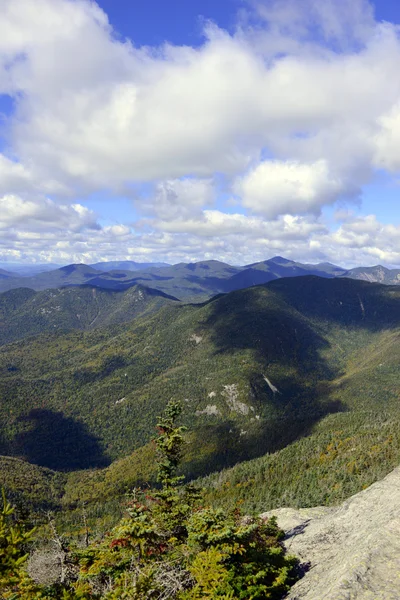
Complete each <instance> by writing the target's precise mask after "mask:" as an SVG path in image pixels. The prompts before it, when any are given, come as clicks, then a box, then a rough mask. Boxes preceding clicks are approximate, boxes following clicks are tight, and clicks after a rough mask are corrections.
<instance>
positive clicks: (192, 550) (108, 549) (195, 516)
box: [0, 402, 298, 600]
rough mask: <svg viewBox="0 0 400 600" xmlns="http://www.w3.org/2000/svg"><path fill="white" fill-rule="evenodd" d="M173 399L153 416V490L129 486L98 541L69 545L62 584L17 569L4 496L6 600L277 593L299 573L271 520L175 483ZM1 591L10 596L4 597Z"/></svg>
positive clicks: (19, 539) (1, 580)
mask: <svg viewBox="0 0 400 600" xmlns="http://www.w3.org/2000/svg"><path fill="white" fill-rule="evenodd" d="M180 413H181V408H180V406H179V404H177V403H174V402H170V403H169V404H168V405H167V408H166V411H165V414H164V416H163V417H160V418H159V419H158V424H157V429H158V434H159V435H158V439H157V440H156V446H157V454H158V478H159V482H160V484H161V489H154V490H149V491H147V492H146V493H144V492H142V491H140V490H134V491H133V493H132V494H131V496H130V499H129V503H128V507H127V516H126V517H124V518H123V519H122V520H121V521H120V523H119V524H118V525H117V526H116V527H115V528H114V529H113V530H112V531H111V533H110V534H108V535H107V536H105V537H104V538H103V539H101V540H100V541H98V542H95V543H93V544H91V545H89V546H88V547H86V548H85V549H83V550H82V549H75V550H74V551H72V554H71V556H70V558H69V561H70V562H71V561H72V562H75V565H76V568H77V572H76V575H75V577H72V578H71V579H70V580H69V581H65V582H61V583H59V584H55V585H53V586H51V587H50V588H47V589H45V588H43V589H40V588H39V587H38V586H35V584H33V582H32V581H31V580H30V579H29V578H28V577H27V576H26V575H21V567H22V565H23V563H24V562H25V560H26V555H25V554H23V551H22V546H23V544H24V543H26V541H27V540H28V539H30V536H31V534H32V533H31V532H30V533H29V534H25V533H23V530H22V529H21V527H20V526H19V525H17V526H15V527H11V526H9V525H8V523H7V522H6V519H8V518H9V517H10V515H11V514H12V512H13V510H12V508H11V506H10V505H9V504H8V503H7V502H6V501H5V499H4V508H3V517H2V519H3V520H0V542H2V541H3V540H5V542H2V543H0V549H1V550H0V551H1V552H2V554H1V555H0V556H1V558H2V561H1V563H0V564H1V565H2V571H0V586H1V584H2V585H3V589H5V591H6V595H5V596H4V597H5V598H10V600H11V599H12V600H13V599H14V597H15V598H21V599H24V600H31V599H32V600H36V599H37V600H39V598H43V599H46V600H47V599H48V600H50V598H55V599H59V600H90V599H93V600H94V599H98V600H99V599H104V600H117V599H120V598H126V599H130V600H144V599H145V598H148V599H150V598H154V599H157V598H158V599H165V600H166V599H168V598H170V599H171V600H172V599H175V600H190V599H193V600H194V599H200V598H209V599H213V598H215V599H220V600H221V599H225V600H228V599H234V598H237V599H243V600H246V599H248V600H253V599H254V600H256V599H271V600H274V599H275V600H278V599H280V598H283V596H284V595H285V593H286V592H287V591H288V590H289V588H290V586H291V584H293V583H294V582H295V581H296V579H297V578H298V573H297V564H298V561H297V560H296V559H294V558H293V557H287V556H286V555H285V550H284V548H283V546H282V545H281V543H280V540H281V539H282V537H283V532H282V531H281V530H280V529H279V528H278V526H277V524H276V522H275V520H273V519H271V520H270V521H268V522H263V521H262V520H261V519H249V518H245V517H244V516H243V515H241V513H240V511H239V510H238V509H236V510H235V511H229V512H227V513H226V512H224V511H222V510H215V509H212V508H208V507H202V506H200V505H199V502H200V498H201V493H200V491H199V490H194V489H193V488H191V487H185V486H183V485H182V477H181V476H178V475H177V469H178V465H179V460H180V456H181V449H182V446H183V443H184V439H183V435H182V434H183V430H184V428H183V427H181V426H177V425H176V423H175V420H176V418H177V417H178V416H179V415H180ZM0 589H1V587H0ZM9 591H12V592H13V593H14V596H12V595H8V594H9Z"/></svg>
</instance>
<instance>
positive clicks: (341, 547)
mask: <svg viewBox="0 0 400 600" xmlns="http://www.w3.org/2000/svg"><path fill="white" fill-rule="evenodd" d="M271 515H276V517H277V518H278V524H279V525H280V527H282V528H283V529H284V530H285V532H286V541H285V545H286V547H287V549H288V551H289V552H290V553H291V554H295V555H297V556H298V557H299V558H300V559H301V561H302V562H303V563H305V564H307V563H308V571H307V572H306V574H305V576H304V577H303V579H301V580H300V581H299V582H298V583H296V585H295V586H294V587H293V588H292V590H291V592H290V594H289V595H288V600H289V599H290V600H399V599H400V468H397V469H395V470H394V471H393V472H392V473H390V474H389V475H388V476H387V477H385V479H383V480H382V481H378V482H377V483H374V484H373V485H371V486H370V487H369V488H367V489H366V490H364V491H362V492H360V493H358V494H356V495H355V496H352V497H351V498H349V499H348V500H346V502H344V503H343V504H341V505H340V506H338V507H335V508H324V507H318V508H311V509H299V510H294V509H289V508H282V509H278V510H274V511H270V512H269V513H265V514H264V515H263V516H271Z"/></svg>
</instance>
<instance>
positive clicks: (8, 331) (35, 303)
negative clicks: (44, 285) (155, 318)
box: [0, 285, 177, 345]
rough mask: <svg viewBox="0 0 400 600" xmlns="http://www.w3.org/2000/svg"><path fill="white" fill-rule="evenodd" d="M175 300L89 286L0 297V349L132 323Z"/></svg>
mask: <svg viewBox="0 0 400 600" xmlns="http://www.w3.org/2000/svg"><path fill="white" fill-rule="evenodd" d="M171 302H172V303H173V302H177V300H176V298H173V297H172V296H168V295H167V294H164V293H163V292H160V291H158V290H153V289H150V288H146V287H145V286H142V285H135V286H133V287H130V288H128V289H127V290H126V291H124V292H118V291H112V290H105V289H102V288H96V287H92V286H88V285H87V286H79V287H66V288H61V289H52V290H44V291H42V292H35V291H33V290H31V289H29V288H17V289H14V290H10V291H8V292H4V293H3V294H0V345H2V344H6V343H9V342H13V341H16V340H19V339H23V338H25V337H28V336H32V335H38V334H43V333H45V332H56V331H61V332H67V331H70V330H73V329H80V330H88V329H93V328H95V327H101V326H106V325H111V324H117V323H124V322H126V321H132V320H133V319H134V318H136V317H137V316H138V315H144V314H148V313H152V312H155V311H157V310H158V309H159V308H161V307H162V306H164V305H165V304H168V303H171Z"/></svg>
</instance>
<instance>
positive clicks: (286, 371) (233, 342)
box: [187, 288, 346, 474]
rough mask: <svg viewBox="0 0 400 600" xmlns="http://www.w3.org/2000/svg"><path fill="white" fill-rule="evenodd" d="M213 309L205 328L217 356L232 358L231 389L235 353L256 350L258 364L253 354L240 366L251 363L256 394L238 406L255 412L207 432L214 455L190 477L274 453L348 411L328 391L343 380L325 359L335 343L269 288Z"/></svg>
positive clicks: (198, 462)
mask: <svg viewBox="0 0 400 600" xmlns="http://www.w3.org/2000/svg"><path fill="white" fill-rule="evenodd" d="M209 307H210V312H209V316H208V318H207V320H206V322H205V323H204V327H205V329H206V330H207V332H208V334H209V335H210V336H211V340H212V342H213V344H214V348H215V350H214V352H215V355H216V356H218V355H220V354H224V355H225V356H226V357H227V356H229V355H231V356H232V372H231V375H230V376H229V377H230V379H229V381H228V380H227V381H226V383H227V384H234V383H235V369H237V368H240V366H239V365H240V363H238V362H237V360H236V359H235V357H234V355H235V354H236V353H238V352H243V351H249V350H250V351H251V354H252V357H253V359H252V360H251V363H250V362H249V359H248V357H249V355H248V353H246V355H243V360H242V361H241V362H246V363H247V366H246V367H244V369H246V371H245V373H246V376H247V379H248V382H249V385H250V390H251V391H250V395H249V397H248V398H240V397H239V398H238V400H239V401H243V402H245V403H246V404H247V405H250V406H252V407H253V409H254V413H252V412H251V413H249V414H248V415H247V416H246V417H242V416H240V414H238V413H237V414H236V415H234V414H233V413H232V419H231V420H229V421H226V422H224V423H223V424H220V425H218V426H212V425H210V426H205V427H204V430H203V431H202V430H200V431H199V434H198V435H199V438H198V439H199V446H201V440H202V439H206V440H207V445H208V446H210V447H213V451H212V453H211V454H210V456H209V457H208V456H206V455H204V456H201V454H200V453H199V456H198V457H194V458H193V460H192V461H191V462H190V464H189V465H188V471H187V472H188V473H190V474H194V473H196V474H197V473H198V474H206V473H210V472H212V471H216V470H218V469H221V468H224V467H228V466H232V465H233V464H235V463H237V462H239V461H242V460H247V459H251V458H256V457H258V456H262V455H263V454H266V453H268V452H275V451H277V450H280V449H282V448H284V447H285V446H287V445H289V444H291V443H293V442H294V441H296V440H298V439H300V438H302V437H304V436H307V435H309V434H310V433H311V431H312V428H313V427H314V425H315V424H316V423H317V422H318V421H319V420H321V419H322V418H323V417H325V416H326V415H328V414H331V413H336V412H340V411H343V410H346V409H345V407H344V406H343V405H342V403H341V402H340V401H337V400H335V401H331V400H330V398H329V391H328V392H327V388H329V381H330V380H332V379H334V378H336V377H337V376H338V375H339V373H338V372H337V371H336V370H333V369H332V367H331V366H330V365H329V364H328V363H327V362H326V360H325V359H324V358H323V356H322V352H321V351H322V350H324V349H326V348H328V347H329V341H328V340H326V339H325V338H324V337H322V335H320V334H319V332H318V331H317V330H316V329H314V328H313V326H312V323H310V322H309V321H308V320H307V319H306V318H304V317H303V316H302V315H301V314H299V312H297V311H296V310H293V309H292V308H291V307H290V306H289V305H288V304H286V303H285V302H284V301H282V300H280V299H279V298H277V297H276V296H275V294H271V293H270V292H269V290H268V289H266V288H252V289H249V290H245V291H243V292H236V293H234V294H229V295H227V296H222V297H220V298H219V299H218V300H217V301H214V302H211V303H210V304H209ZM244 357H246V359H245V358H244ZM250 364H252V367H251V369H252V370H251V371H249V366H250ZM241 376H243V372H242V373H241ZM269 378H270V379H272V381H269ZM324 382H325V383H328V385H327V386H325V387H324V386H322V383H324ZM271 386H272V387H271ZM323 388H324V391H322V389H323ZM256 414H258V417H257V419H255V415H256Z"/></svg>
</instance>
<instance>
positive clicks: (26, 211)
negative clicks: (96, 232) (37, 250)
mask: <svg viewBox="0 0 400 600" xmlns="http://www.w3.org/2000/svg"><path fill="white" fill-rule="evenodd" d="M98 228H99V225H98V224H97V222H96V217H95V214H94V213H93V212H92V211H90V210H89V209H88V208H86V207H84V206H82V205H80V204H72V205H65V204H56V203H55V202H53V201H52V200H50V199H49V198H40V199H35V200H33V199H26V198H22V197H20V196H17V195H14V194H7V195H5V196H3V197H0V231H1V230H12V229H18V231H20V232H24V231H26V230H28V231H30V232H39V233H40V235H43V234H44V233H45V232H48V231H59V230H68V231H73V232H77V231H81V230H83V229H98ZM3 235H4V232H3Z"/></svg>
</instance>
